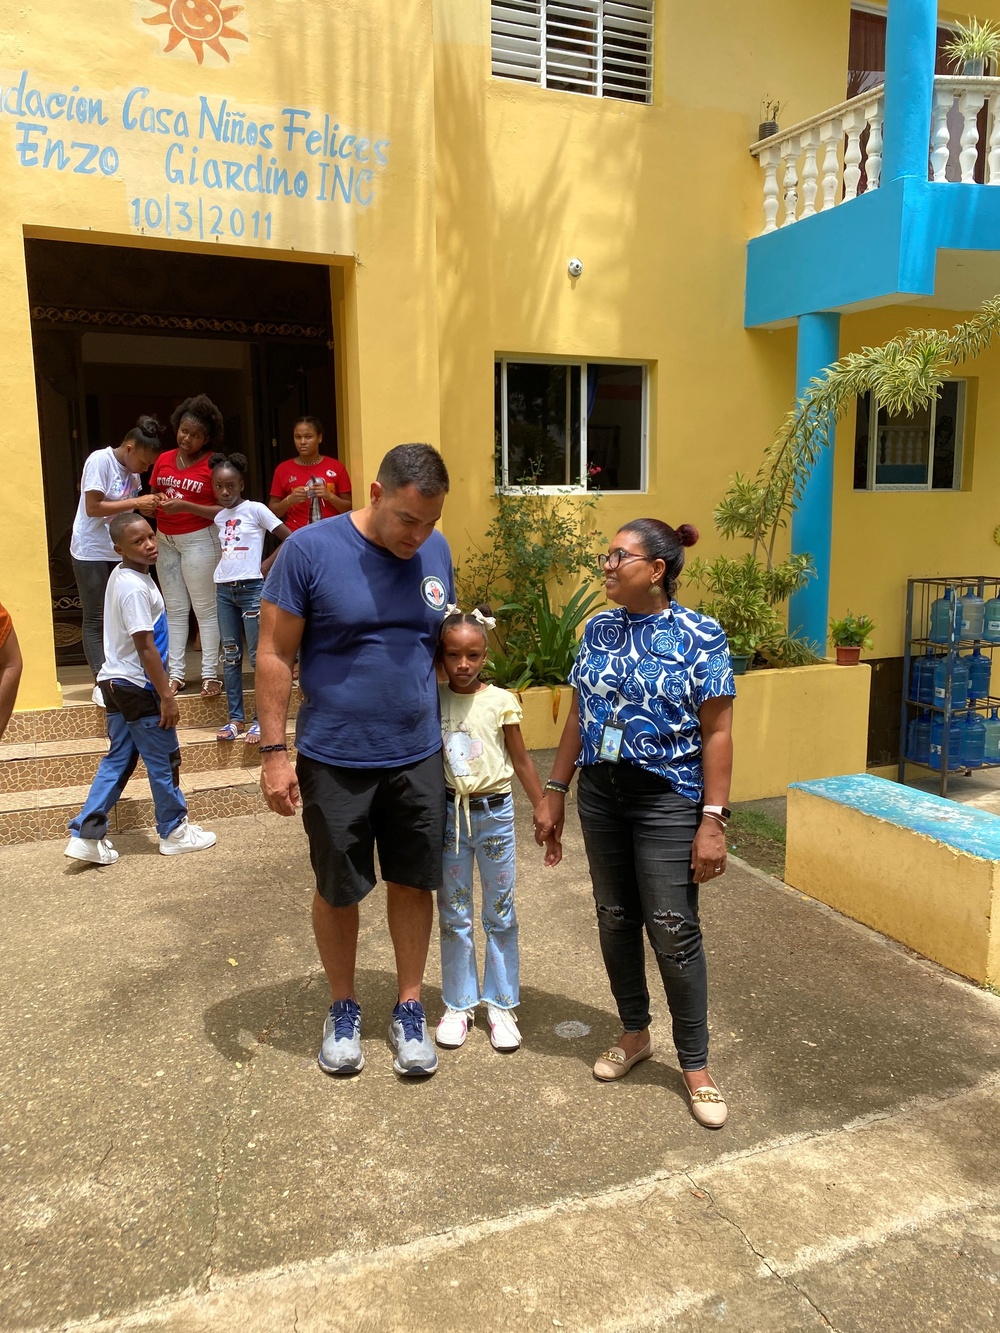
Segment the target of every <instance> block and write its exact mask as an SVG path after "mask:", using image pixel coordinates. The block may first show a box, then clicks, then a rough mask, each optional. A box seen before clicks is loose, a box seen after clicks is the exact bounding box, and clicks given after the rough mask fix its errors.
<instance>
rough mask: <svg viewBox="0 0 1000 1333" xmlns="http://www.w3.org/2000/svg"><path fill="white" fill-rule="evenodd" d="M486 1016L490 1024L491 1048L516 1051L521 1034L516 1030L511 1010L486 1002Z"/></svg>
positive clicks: (515, 1022) (515, 1021) (515, 1020)
mask: <svg viewBox="0 0 1000 1333" xmlns="http://www.w3.org/2000/svg"><path fill="white" fill-rule="evenodd" d="M486 1018H487V1021H488V1022H489V1025H490V1044H491V1045H492V1047H493V1049H494V1050H495V1051H516V1050H517V1048H518V1047H519V1046H520V1044H521V1034H520V1032H518V1030H517V1019H516V1018H515V1017H514V1012H513V1010H511V1009H498V1008H497V1007H496V1005H495V1004H488V1005H487V1006H486Z"/></svg>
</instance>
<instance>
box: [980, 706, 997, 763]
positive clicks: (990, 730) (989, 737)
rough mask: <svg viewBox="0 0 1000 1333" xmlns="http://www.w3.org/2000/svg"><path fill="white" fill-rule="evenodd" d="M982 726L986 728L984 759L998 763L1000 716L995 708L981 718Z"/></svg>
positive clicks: (987, 761)
mask: <svg viewBox="0 0 1000 1333" xmlns="http://www.w3.org/2000/svg"><path fill="white" fill-rule="evenodd" d="M983 726H984V727H985V728H986V749H985V751H984V760H985V762H986V763H987V764H1000V717H997V710H996V709H995V708H994V709H993V711H992V712H991V713H990V715H989V717H987V718H984V719H983Z"/></svg>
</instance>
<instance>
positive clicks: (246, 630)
mask: <svg viewBox="0 0 1000 1333" xmlns="http://www.w3.org/2000/svg"><path fill="white" fill-rule="evenodd" d="M263 587H264V580H263V579H239V580H238V581H237V582H236V583H217V584H216V585H215V600H216V608H217V610H218V613H219V633H220V634H221V635H222V678H223V680H224V681H225V682H226V702H227V704H228V706H229V718H230V721H232V722H242V721H243V720H244V718H243V636H244V635H246V640H247V651H248V653H249V654H250V665H251V667H255V666H256V665H257V640H258V639H259V638H260V594H261V589H262V588H263Z"/></svg>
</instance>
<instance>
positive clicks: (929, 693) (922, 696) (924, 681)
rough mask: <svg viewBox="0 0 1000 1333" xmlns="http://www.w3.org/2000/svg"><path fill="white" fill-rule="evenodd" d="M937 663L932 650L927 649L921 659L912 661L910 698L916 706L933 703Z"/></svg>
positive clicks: (917, 658)
mask: <svg viewBox="0 0 1000 1333" xmlns="http://www.w3.org/2000/svg"><path fill="white" fill-rule="evenodd" d="M937 661H938V660H937V657H936V656H935V653H934V649H933V648H928V649H927V652H926V653H925V654H924V656H923V657H916V658H914V659H913V676H912V681H911V685H910V698H911V699H913V700H915V701H916V702H917V703H918V704H932V703H933V702H934V668H935V667H936V666H937Z"/></svg>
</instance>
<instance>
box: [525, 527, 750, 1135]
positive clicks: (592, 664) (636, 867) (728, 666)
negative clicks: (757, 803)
mask: <svg viewBox="0 0 1000 1333" xmlns="http://www.w3.org/2000/svg"><path fill="white" fill-rule="evenodd" d="M697 540H698V533H697V530H696V529H695V528H693V527H691V526H690V525H688V524H683V525H682V526H681V527H679V528H677V529H676V530H675V529H674V528H671V527H670V526H669V525H668V524H666V523H662V522H660V521H659V519H653V518H640V519H635V520H634V521H633V522H631V523H626V524H625V526H624V527H623V528H622V529H621V530H620V531H619V532H618V533H616V535H615V537H614V540H613V541H612V543H611V549H610V550H609V551H608V554H607V555H606V556H602V557H601V558H600V561H601V566H602V568H603V570H604V578H605V588H606V590H607V595H608V600H609V601H612V602H617V604H618V605H617V607H616V608H615V609H613V610H608V611H602V612H600V613H599V614H598V615H596V616H594V617H593V618H592V619H591V620H590V621H589V622H588V623H587V626H586V629H585V631H584V635H583V641H582V643H581V645H580V652H579V654H578V656H577V659H576V663H575V665H574V667H573V671H572V673H571V677H570V683H571V684H572V685H573V686H574V688H575V698H574V703H573V705H572V706H571V708H570V716H569V718H568V720H567V722H566V727H565V730H564V731H563V735H562V739H561V741H560V743H559V750H558V753H557V755H556V759H555V763H554V765H553V768H552V776H551V778H550V779H549V783H548V784H547V786H546V792H545V800H544V801H543V802H542V804H541V805H539V806H538V807H537V809H536V814H535V834H536V837H537V838H538V839H539V841H541V840H543V839H544V838H545V837H546V836H548V835H549V834H550V833H552V832H555V834H556V836H557V837H559V836H560V834H561V832H562V825H563V819H564V814H565V811H564V804H565V793H566V792H567V791H568V790H569V783H570V781H571V779H572V776H573V771H574V767H575V768H578V769H579V772H580V782H579V791H578V806H579V810H580V823H581V826H582V828H583V836H584V842H585V844H586V848H587V859H588V860H589V862H590V877H591V880H592V881H593V885H594V901H595V903H596V906H597V924H598V930H599V934H600V940H601V952H602V953H603V955H604V964H605V967H606V968H607V972H608V979H609V981H610V983H611V991H612V994H613V995H614V997H615V1001H616V1003H617V1006H618V1013H619V1017H620V1018H621V1022H622V1028H623V1032H622V1035H621V1037H620V1038H619V1041H618V1044H617V1046H613V1047H612V1048H611V1049H610V1050H609V1051H605V1052H604V1053H603V1054H602V1055H601V1056H600V1057H599V1058H598V1060H597V1063H596V1064H595V1065H594V1076H595V1077H596V1078H598V1079H601V1080H611V1079H618V1078H623V1077H624V1076H625V1075H626V1074H627V1073H628V1071H629V1070H630V1069H631V1068H632V1066H633V1065H636V1064H638V1063H639V1061H640V1060H647V1059H648V1058H649V1057H650V1056H651V1055H652V1054H653V1040H652V1037H651V1035H650V1031H649V1022H650V1016H649V991H648V989H647V987H646V971H645V956H644V942H643V930H645V932H646V934H647V935H648V936H649V940H650V943H651V944H652V946H653V951H654V953H655V954H656V961H657V963H658V965H659V969H660V975H661V977H662V978H663V986H664V989H665V991H666V996H667V1003H668V1005H669V1007H670V1015H671V1020H672V1024H673V1038H674V1045H675V1046H676V1048H677V1056H678V1060H679V1061H680V1067H681V1072H682V1074H683V1077H684V1082H685V1085H686V1087H687V1092H688V1096H689V1098H690V1101H691V1111H692V1114H693V1115H694V1118H695V1119H696V1120H697V1121H698V1123H699V1124H701V1125H705V1126H706V1127H707V1128H712V1129H717V1128H720V1127H721V1126H722V1125H723V1124H724V1123H725V1120H726V1115H727V1107H726V1103H725V1100H724V1099H723V1096H722V1094H721V1092H720V1091H719V1089H718V1088H717V1086H716V1084H715V1081H714V1080H713V1079H712V1077H711V1075H710V1074H709V1072H708V983H707V973H706V966H705V951H704V947H703V944H702V935H701V925H700V922H699V919H698V888H699V885H701V884H704V883H711V882H712V881H714V880H716V879H717V878H718V877H719V876H720V875H721V874H722V873H723V872H724V871H725V868H726V838H725V830H726V821H727V820H728V818H729V811H728V810H727V809H726V803H727V801H728V800H729V782H730V776H731V773H732V762H733V744H732V713H733V696H734V695H735V694H736V687H735V682H734V680H733V671H732V663H731V661H730V657H729V646H728V644H727V642H726V636H725V634H724V633H723V631H722V630H721V628H720V627H719V626H718V625H717V624H716V622H715V621H714V620H709V619H708V617H707V616H703V615H699V614H698V613H697V612H696V611H689V610H687V609H686V608H685V607H682V606H679V605H678V604H677V603H676V602H675V601H674V592H675V590H676V587H677V579H678V576H679V574H680V572H681V569H682V568H683V566H684V548H685V547H686V546H692V545H693V544H694V543H695V542H696V541H697Z"/></svg>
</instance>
